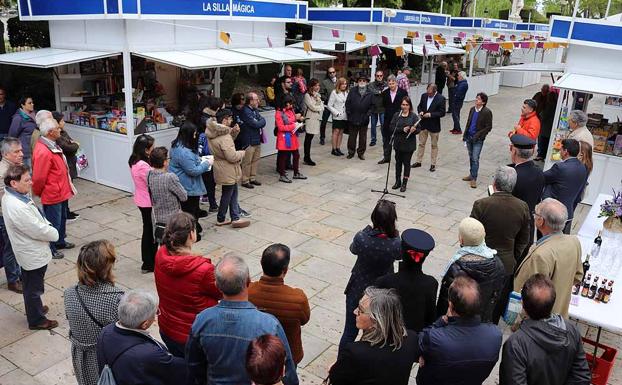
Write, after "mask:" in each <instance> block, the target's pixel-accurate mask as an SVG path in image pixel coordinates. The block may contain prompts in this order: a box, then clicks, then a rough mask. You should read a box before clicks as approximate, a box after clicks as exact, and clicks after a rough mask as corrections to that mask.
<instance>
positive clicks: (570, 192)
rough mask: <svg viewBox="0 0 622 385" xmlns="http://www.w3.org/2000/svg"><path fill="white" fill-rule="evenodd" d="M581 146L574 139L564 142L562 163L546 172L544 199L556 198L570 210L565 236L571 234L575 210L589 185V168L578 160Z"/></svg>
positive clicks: (556, 164)
mask: <svg viewBox="0 0 622 385" xmlns="http://www.w3.org/2000/svg"><path fill="white" fill-rule="evenodd" d="M579 148H580V144H579V142H578V141H576V140H574V139H564V140H562V149H561V155H562V161H561V162H558V163H555V164H554V165H553V167H551V168H550V169H549V170H547V171H545V172H544V194H543V196H542V199H545V198H555V199H557V200H558V201H560V202H562V203H563V204H564V205H565V206H566V209H567V210H568V221H567V222H566V227H564V234H570V227H571V226H572V218H573V217H574V209H575V208H576V207H577V205H578V204H579V202H580V201H581V195H582V193H583V189H585V185H586V183H587V176H588V175H587V168H585V166H584V165H583V163H581V161H579V159H577V155H578V154H579Z"/></svg>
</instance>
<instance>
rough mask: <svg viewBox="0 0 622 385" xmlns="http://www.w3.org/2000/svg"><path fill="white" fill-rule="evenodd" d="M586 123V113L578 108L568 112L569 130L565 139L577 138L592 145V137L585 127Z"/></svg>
mask: <svg viewBox="0 0 622 385" xmlns="http://www.w3.org/2000/svg"><path fill="white" fill-rule="evenodd" d="M586 124H587V115H586V114H585V112H583V111H580V110H572V111H570V113H569V114H568V127H569V128H570V132H569V133H568V138H567V139H574V140H578V141H579V142H586V143H588V144H589V145H590V146H592V147H594V137H593V136H592V133H591V132H590V130H588V129H587V127H585V125H586Z"/></svg>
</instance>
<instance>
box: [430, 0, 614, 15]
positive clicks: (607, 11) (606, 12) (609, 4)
mask: <svg viewBox="0 0 622 385" xmlns="http://www.w3.org/2000/svg"><path fill="white" fill-rule="evenodd" d="M441 4H443V3H442V2H441ZM610 8H611V0H609V1H607V10H605V17H608V16H609V9H610Z"/></svg>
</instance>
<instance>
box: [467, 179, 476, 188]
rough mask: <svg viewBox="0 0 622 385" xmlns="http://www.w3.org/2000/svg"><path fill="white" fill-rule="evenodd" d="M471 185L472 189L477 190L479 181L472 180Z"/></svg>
mask: <svg viewBox="0 0 622 385" xmlns="http://www.w3.org/2000/svg"><path fill="white" fill-rule="evenodd" d="M469 185H471V188H477V181H476V180H475V179H471V182H470V183H469Z"/></svg>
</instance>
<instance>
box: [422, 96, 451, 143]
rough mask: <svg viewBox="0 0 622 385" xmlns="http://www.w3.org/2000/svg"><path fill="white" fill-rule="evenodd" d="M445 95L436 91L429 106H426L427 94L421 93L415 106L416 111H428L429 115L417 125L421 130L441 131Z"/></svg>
mask: <svg viewBox="0 0 622 385" xmlns="http://www.w3.org/2000/svg"><path fill="white" fill-rule="evenodd" d="M445 110H446V108H445V97H444V96H443V95H441V94H439V93H438V92H437V93H436V95H434V99H433V100H432V103H430V108H428V94H423V95H421V100H420V101H419V105H418V106H417V112H423V113H424V114H425V113H428V112H429V113H430V115H431V117H429V118H423V120H422V121H421V124H420V125H419V126H420V127H421V129H422V130H428V131H429V132H432V133H435V132H441V118H442V117H443V116H445Z"/></svg>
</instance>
